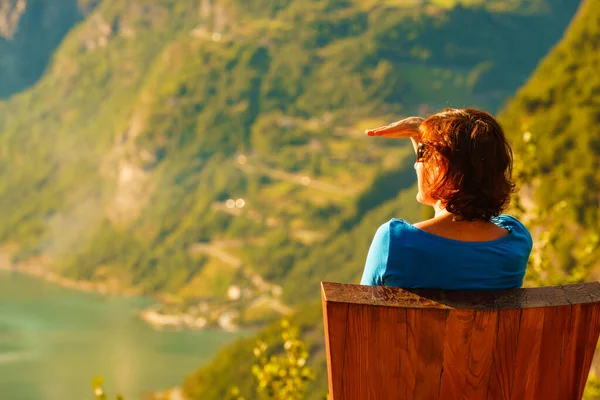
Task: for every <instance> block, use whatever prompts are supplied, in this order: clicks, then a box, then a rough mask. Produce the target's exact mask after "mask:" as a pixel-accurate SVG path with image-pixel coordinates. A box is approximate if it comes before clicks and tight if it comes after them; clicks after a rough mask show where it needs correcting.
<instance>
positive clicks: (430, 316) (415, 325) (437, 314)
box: [383, 309, 448, 400]
mask: <svg viewBox="0 0 600 400" xmlns="http://www.w3.org/2000/svg"><path fill="white" fill-rule="evenodd" d="M447 317H448V312H447V311H446V310H422V309H407V310H406V320H407V323H408V357H409V360H410V363H411V365H412V368H413V370H414V374H415V380H414V389H413V395H412V397H409V398H411V399H415V400H419V399H436V398H438V397H439V392H440V383H441V376H442V368H443V362H444V360H443V354H444V337H445V332H446V319H447ZM411 389H412V388H410V387H409V388H408V390H409V391H410V390H411ZM390 395H391V394H390ZM383 398H386V399H392V398H394V397H383Z"/></svg>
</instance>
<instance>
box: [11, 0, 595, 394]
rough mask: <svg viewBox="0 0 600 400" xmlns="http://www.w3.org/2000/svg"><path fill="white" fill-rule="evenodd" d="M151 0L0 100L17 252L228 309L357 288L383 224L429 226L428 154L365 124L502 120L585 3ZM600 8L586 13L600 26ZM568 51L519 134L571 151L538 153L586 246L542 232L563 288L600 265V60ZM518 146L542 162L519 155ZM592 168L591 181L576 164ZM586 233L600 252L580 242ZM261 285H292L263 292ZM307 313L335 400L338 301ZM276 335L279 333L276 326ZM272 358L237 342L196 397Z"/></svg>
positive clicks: (77, 43)
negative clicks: (373, 133) (417, 116)
mask: <svg viewBox="0 0 600 400" xmlns="http://www.w3.org/2000/svg"><path fill="white" fill-rule="evenodd" d="M94 3H95V2H94V1H91V2H90V1H89V0H86V1H85V7H88V6H93V5H94ZM137 3H138V2H129V1H123V0H102V1H100V2H99V3H98V5H97V7H96V8H95V9H94V11H93V12H92V13H91V14H90V15H89V16H88V17H87V18H86V19H85V20H84V21H83V22H82V23H81V24H79V25H78V26H76V27H75V28H73V29H72V30H71V31H70V32H69V34H68V35H67V36H66V37H65V39H64V40H63V42H62V43H61V44H60V46H59V48H58V50H57V51H56V53H55V54H54V57H53V59H52V60H53V61H52V62H51V64H50V65H48V66H47V68H46V69H45V71H46V72H45V74H44V76H43V77H42V78H41V80H40V81H39V82H38V83H37V84H36V85H35V86H34V87H32V88H31V89H30V90H27V91H25V92H23V93H20V94H18V95H15V96H13V97H12V98H11V99H10V100H9V101H6V102H2V103H0V173H1V174H2V180H1V182H0V243H13V244H16V245H17V246H18V252H16V253H15V254H14V257H15V261H31V260H32V259H34V257H38V256H45V257H47V258H48V259H50V261H51V265H50V266H49V268H54V269H55V270H56V271H58V272H60V273H62V274H63V275H66V276H69V277H71V278H74V279H89V280H93V281H102V280H106V281H111V279H112V280H114V279H116V280H118V281H119V282H120V283H121V284H122V285H123V286H133V287H137V288H138V289H140V291H141V292H143V293H148V294H168V295H174V297H176V298H180V300H181V302H182V303H184V304H190V305H194V304H195V303H198V302H201V301H206V300H207V299H208V300H210V301H211V305H214V306H215V307H233V305H232V302H229V301H228V300H227V299H224V297H225V296H224V294H223V291H224V289H225V286H226V285H237V286H239V287H242V288H243V289H244V293H247V296H248V297H247V298H243V299H241V300H239V303H243V304H244V305H246V304H251V303H252V302H253V301H254V300H256V299H264V298H268V300H270V302H267V304H278V302H279V301H280V300H282V301H284V302H285V303H286V304H288V305H292V306H293V305H299V304H304V302H306V301H309V302H310V301H311V300H313V299H316V298H317V297H318V290H317V289H316V288H317V287H318V286H317V284H318V282H319V281H320V280H337V281H346V282H353V281H356V280H357V279H358V278H359V276H360V273H361V270H362V267H363V265H364V257H365V255H366V252H367V249H368V246H369V243H370V241H371V238H372V236H373V233H374V232H375V231H376V229H377V227H378V226H379V225H380V224H382V223H383V222H385V221H386V220H389V219H390V218H391V217H393V216H401V217H403V218H406V219H409V220H417V219H418V218H419V216H420V215H421V214H422V209H421V208H420V206H419V205H418V204H417V203H416V202H415V201H414V193H415V187H414V176H413V169H412V164H413V157H412V155H411V154H410V151H409V150H408V149H407V147H406V146H404V145H395V144H394V143H391V142H390V141H385V140H373V139H372V138H370V139H366V138H364V137H362V136H361V135H360V134H359V133H360V131H361V130H362V129H364V128H365V126H364V125H365V124H369V125H370V124H374V123H375V122H377V123H379V122H382V121H388V120H393V119H396V118H397V117H398V116H399V115H401V114H402V115H404V114H409V113H415V112H419V110H425V109H430V108H431V107H434V108H439V107H443V106H462V105H467V104H468V105H473V106H480V107H483V108H487V109H496V108H497V107H498V106H499V105H500V104H501V103H502V102H503V100H504V98H505V96H507V95H509V94H512V93H513V92H514V90H515V89H516V88H517V87H518V86H519V85H520V84H521V83H522V82H523V80H524V79H525V77H527V76H528V75H529V73H530V72H531V70H532V69H533V68H534V66H535V64H536V63H537V61H538V60H539V58H541V57H542V56H543V55H544V54H545V53H546V51H547V49H548V48H550V47H551V46H552V45H553V44H554V43H555V41H556V40H557V39H558V38H559V35H560V34H561V32H562V30H563V28H564V26H565V25H566V24H567V21H568V20H569V18H570V17H571V15H572V14H573V12H574V11H575V8H576V6H577V3H576V2H565V1H558V0H556V1H551V0H547V1H543V0H539V1H538V0H528V1H516V0H515V1H510V2H505V1H491V2H486V4H485V6H482V4H481V3H480V2H478V1H466V0H465V1H441V0H440V1H435V2H433V1H432V2H428V3H427V4H425V5H423V6H421V5H420V3H421V2H414V3H411V2H399V1H395V2H379V1H364V0H360V1H359V0H326V1H316V0H284V1H274V0H260V1H253V2H248V1H245V0H244V1H242V0H227V1H223V2H220V5H221V6H222V8H219V7H214V9H212V10H209V11H207V10H202V9H201V7H200V3H201V2H185V1H179V0H157V1H154V2H152V4H148V5H144V6H141V5H140V4H137ZM250 3H251V4H250ZM417 3H419V4H417ZM588 8H589V7H588ZM589 14H590V12H588V13H587V14H586V15H588V16H587V17H580V18H587V19H589V20H586V22H585V25H586V26H589V27H590V28H589V29H595V27H596V26H597V24H596V22H595V20H594V19H593V18H592V17H589ZM65 26H66V25H65ZM105 26H108V27H110V33H107V32H108V31H107V30H106V29H105ZM466 26H468V27H469V29H465V27H466ZM578 29H579V28H578ZM586 29H587V28H586ZM472 32H478V35H473V34H472ZM586 35H587V37H595V36H594V35H595V32H592V31H590V32H586ZM574 36H577V35H574ZM36 37H37V36H36ZM44 46H49V47H51V45H50V44H44ZM580 47H581V49H582V51H583V50H584V49H588V50H589V48H590V44H589V42H585V41H584V42H581V46H580ZM574 48H577V47H576V46H574ZM0 50H1V48H0ZM556 51H557V52H559V53H560V54H559V55H557V56H552V57H554V58H556V59H562V60H564V63H562V61H561V63H562V64H561V65H563V67H564V68H563V69H564V70H563V69H561V70H560V71H561V74H560V76H559V77H557V79H554V78H555V77H554V76H553V77H552V78H548V77H547V76H546V75H550V72H555V71H556V70H557V69H555V65H554V64H555V62H552V63H551V64H552V65H550V64H549V66H548V67H540V68H541V69H540V71H542V70H545V71H547V72H544V73H543V74H542V72H539V74H542V75H544V76H541V77H540V78H535V77H534V78H533V79H532V82H535V83H531V84H530V85H532V87H533V86H535V88H532V89H525V90H524V91H523V94H522V95H520V97H518V99H517V100H515V101H514V102H513V104H514V105H512V106H509V108H508V109H507V111H506V112H505V113H504V115H505V117H503V118H504V119H503V121H505V125H506V127H507V131H508V132H510V134H511V135H512V137H513V139H514V138H517V137H518V138H520V137H521V135H522V134H523V132H525V131H529V132H532V135H533V136H534V138H535V140H537V139H538V138H552V140H549V141H548V143H546V141H545V142H544V143H542V142H540V144H539V145H538V146H537V150H536V152H535V154H533V153H532V156H531V159H532V161H527V160H525V159H524V161H523V162H524V165H528V166H532V167H535V168H536V169H535V171H540V173H539V175H540V176H541V177H543V179H542V180H540V182H539V183H537V182H535V179H533V180H532V185H531V187H532V190H533V191H534V192H535V193H536V194H535V196H536V203H537V204H539V205H540V208H541V209H543V210H546V211H545V214H543V215H541V216H540V217H539V218H537V219H536V220H539V221H540V224H539V225H536V226H540V227H542V228H541V229H543V228H544V227H546V226H547V225H548V222H547V220H549V219H552V220H554V221H557V220H558V218H555V217H554V215H555V214H556V213H557V212H558V211H557V210H556V209H554V211H553V212H550V210H553V207H554V206H555V205H557V204H564V203H560V202H561V201H563V200H565V201H566V202H567V203H566V204H567V207H566V208H564V209H562V211H560V212H561V215H564V216H565V217H568V218H567V219H566V221H567V222H566V223H565V225H564V227H561V228H560V229H564V230H565V231H568V232H569V234H568V235H561V234H559V233H560V232H561V231H560V229H558V228H559V227H558V225H557V229H554V230H552V232H557V233H549V234H548V237H547V238H546V239H543V240H545V242H544V243H551V245H552V246H553V247H555V249H556V251H555V252H554V253H552V256H551V257H538V258H539V259H540V260H548V262H551V263H552V265H553V266H554V268H556V269H558V270H561V268H562V267H561V266H562V265H568V266H569V267H568V270H567V271H565V272H564V274H563V275H560V274H555V273H554V272H551V273H547V275H549V276H550V277H552V278H554V277H557V276H559V275H560V276H561V277H560V279H561V280H562V279H570V280H571V281H577V280H581V279H583V277H584V276H588V270H589V268H588V264H589V263H593V260H598V259H600V258H599V257H597V252H596V251H595V250H594V247H595V246H596V243H597V238H595V237H594V236H593V235H591V236H590V233H593V230H592V229H591V226H592V224H593V222H594V221H597V216H598V215H597V211H595V210H594V206H593V205H594V204H595V203H594V197H593V196H592V193H594V192H593V190H588V189H587V188H590V189H597V186H595V185H596V182H597V180H596V179H597V172H596V171H598V170H599V169H598V168H597V167H598V165H597V161H595V159H594V157H590V156H589V149H597V147H598V146H597V138H598V137H600V135H598V134H597V133H594V132H595V131H593V129H594V128H593V127H594V126H597V123H596V122H598V121H597V115H596V113H595V111H594V110H593V109H592V108H586V104H593V103H594V102H595V100H596V97H595V96H597V92H598V91H597V90H596V89H597V88H596V86H597V85H596V79H597V77H596V75H597V74H594V73H593V71H592V69H591V68H587V67H583V65H584V64H585V63H588V62H589V63H590V64H589V65H593V64H594V63H595V60H594V59H593V57H596V56H595V55H594V54H597V52H594V51H583V52H582V54H577V55H576V56H571V55H570V54H571V52H570V50H556ZM0 53H2V51H0ZM563 56H564V57H563ZM515 60H518V62H515ZM559 61H560V60H559ZM556 62H558V61H556ZM585 65H588V64H585ZM3 76H4V75H3ZM550 82H560V87H557V88H552V87H549V86H548V85H549V84H550ZM577 82H585V84H578V83H577ZM528 86H529V85H528ZM558 99H561V102H562V101H563V99H568V103H565V104H567V105H568V106H567V107H562V108H561V105H560V104H559V102H558V101H557V100H558ZM565 101H567V100H565ZM521 110H525V112H523V113H522V112H521ZM549 110H550V112H548V111H549ZM367 119H368V120H367ZM576 134H577V136H576ZM575 137H577V138H578V139H577V140H575V139H574V138H575ZM367 140H368V141H367ZM519 140H520V139H519ZM540 140H541V139H540ZM533 142H534V140H533V139H532V143H533ZM563 148H564V149H568V150H569V152H562V151H561V149H563ZM515 150H516V153H517V154H521V153H524V151H523V148H522V146H521V145H520V144H519V145H518V146H516V147H515ZM594 151H596V150H594ZM594 154H596V155H597V153H594ZM596 160H597V158H596ZM242 161H243V162H242ZM574 162H577V163H578V165H579V166H580V168H577V169H572V168H568V166H569V165H572V164H573V163H574ZM521 170H522V171H523V170H524V169H521ZM532 171H533V169H532ZM305 178H308V181H307V180H306V179H305ZM523 179H524V180H525V181H528V179H529V178H527V177H526V176H524V177H523ZM555 182H559V184H558V186H557V190H556V192H554V191H553V188H554V183H555ZM567 182H576V185H572V186H571V187H569V185H567ZM596 192H597V190H596ZM551 194H552V195H551ZM554 194H556V196H554ZM237 199H241V200H244V204H245V205H244V206H243V207H238V206H235V204H236V202H235V200H237ZM228 200H233V201H234V203H233V204H234V206H233V208H231V207H228V206H227V204H228V203H227V202H228ZM538 201H539V202H538ZM229 204H230V205H231V203H229ZM557 207H558V206H557ZM596 209H597V206H596ZM571 222H572V223H571ZM584 237H586V238H587V239H585V241H587V243H588V244H587V245H585V246H582V247H576V246H571V245H573V244H575V243H574V242H577V244H579V243H584V242H585V241H584V240H581V242H580V239H582V238H584ZM315 238H316V239H315ZM198 245H201V246H198ZM569 246H571V247H569ZM596 247H597V246H596ZM198 248H200V249H203V250H202V251H203V252H202V251H201V252H200V254H198V253H194V251H193V250H194V249H198ZM567 248H573V249H578V250H577V251H574V252H571V251H566V250H565V249H567ZM587 249H592V250H590V251H587ZM215 254H217V255H220V256H215ZM223 254H225V256H226V257H225V258H224V257H222V255H223ZM227 256H229V257H227ZM534 258H535V257H534ZM223 259H225V260H228V261H223ZM232 260H233V261H232ZM586 260H587V261H586ZM238 261H239V262H238ZM544 262H546V261H544ZM219 263H225V264H228V265H227V267H228V268H227V277H226V278H227V279H224V280H222V281H219V282H212V281H210V282H206V281H203V284H202V290H201V291H199V290H196V288H197V287H198V286H194V285H195V282H196V281H195V280H197V279H204V278H205V277H207V276H211V274H213V272H212V271H214V270H216V269H218V268H220V267H221V266H222V264H219ZM576 265H584V266H585V267H584V270H582V271H577V270H576V268H577V267H576ZM549 268H550V267H549V266H547V265H541V264H540V265H539V266H534V267H533V268H531V271H538V272H536V273H537V274H538V275H539V278H537V277H533V276H532V280H540V279H547V276H544V272H543V271H551V270H550V269H549ZM561 271H562V270H561ZM213 275H214V274H213ZM257 276H258V278H266V279H267V280H269V281H271V282H270V283H275V284H277V285H278V286H277V287H274V286H269V285H266V288H265V285H260V284H256V283H254V282H256V281H259V282H260V280H257V279H256V277H257ZM567 276H568V277H569V278H566V277H567ZM279 286H280V287H281V288H283V295H282V296H281V297H278V295H277V294H275V293H277V290H276V289H277V288H278V287H279ZM200 292H201V294H199V293H200ZM236 304H237V303H236ZM235 306H237V305H235ZM298 307H299V313H300V314H305V315H306V316H304V317H301V316H297V317H296V319H302V318H304V320H303V321H304V324H302V323H301V324H300V325H301V336H300V337H301V338H302V339H303V340H304V341H305V342H306V343H307V347H308V351H309V353H310V354H311V355H314V357H311V361H310V364H311V368H312V369H313V370H314V371H315V375H316V380H315V381H311V382H307V398H309V399H317V398H320V397H321V395H322V392H323V388H324V387H325V385H326V383H325V376H326V372H325V360H324V358H323V343H322V332H321V331H320V329H321V328H320V314H319V313H318V311H319V306H318V304H316V303H310V305H306V306H302V305H301V306H298ZM272 312H273V313H274V314H277V313H278V312H277V311H273V310H272ZM242 315H243V313H242ZM242 318H243V317H242ZM263 320H269V318H267V317H265V318H264V319H263ZM261 338H263V340H265V341H267V342H268V343H271V342H272V341H270V340H271V339H273V340H279V339H277V338H278V336H277V333H276V330H274V329H271V330H267V331H266V332H264V333H262V334H261ZM253 346H254V341H245V342H240V343H238V344H236V345H234V346H232V347H231V348H229V349H226V350H224V352H223V353H222V354H221V355H220V356H219V357H217V359H216V360H215V362H214V363H213V364H212V365H211V366H209V367H206V368H203V369H202V370H201V371H199V372H197V373H195V374H194V375H193V376H192V377H190V378H189V379H188V380H187V381H186V384H185V391H186V394H187V395H188V396H189V397H190V398H192V399H203V400H204V399H222V398H225V396H226V395H227V394H228V388H229V386H230V382H231V381H234V382H236V383H237V384H238V385H239V390H240V393H252V390H251V389H252V376H251V374H249V371H251V369H252V365H253V362H254V361H253V360H252V359H251V351H252V348H253ZM271 348H272V347H271Z"/></svg>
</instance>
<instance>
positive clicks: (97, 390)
mask: <svg viewBox="0 0 600 400" xmlns="http://www.w3.org/2000/svg"><path fill="white" fill-rule="evenodd" d="M103 384H104V379H103V378H102V377H97V378H95V379H94V380H92V389H93V390H94V399H96V400H106V399H107V396H106V393H105V392H104V388H103V386H102V385H103ZM116 400H125V399H124V397H123V396H121V395H120V394H118V395H117V396H116Z"/></svg>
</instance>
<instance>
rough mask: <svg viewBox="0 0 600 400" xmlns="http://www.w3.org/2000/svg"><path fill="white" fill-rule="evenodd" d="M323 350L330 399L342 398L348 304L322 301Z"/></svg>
mask: <svg viewBox="0 0 600 400" xmlns="http://www.w3.org/2000/svg"><path fill="white" fill-rule="evenodd" d="M322 303H323V323H324V330H325V351H326V352H327V372H328V380H329V393H330V394H331V400H340V399H342V396H341V393H342V390H343V380H344V353H345V351H346V324H347V320H348V307H349V306H348V304H343V303H328V302H326V301H323V302H322Z"/></svg>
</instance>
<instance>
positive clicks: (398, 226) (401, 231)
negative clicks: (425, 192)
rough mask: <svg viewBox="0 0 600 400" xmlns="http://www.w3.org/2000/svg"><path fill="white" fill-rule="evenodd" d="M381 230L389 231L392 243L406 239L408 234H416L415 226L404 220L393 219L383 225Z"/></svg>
mask: <svg viewBox="0 0 600 400" xmlns="http://www.w3.org/2000/svg"><path fill="white" fill-rule="evenodd" d="M379 229H382V230H385V231H387V232H388V235H389V237H390V240H392V241H396V240H398V239H399V238H401V237H406V235H407V234H410V233H412V232H414V227H413V225H412V224H411V223H410V222H408V221H406V220H404V219H402V218H392V219H390V220H389V221H388V222H386V223H384V224H383V225H381V227H380V228H379Z"/></svg>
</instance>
